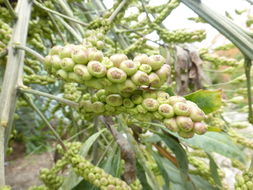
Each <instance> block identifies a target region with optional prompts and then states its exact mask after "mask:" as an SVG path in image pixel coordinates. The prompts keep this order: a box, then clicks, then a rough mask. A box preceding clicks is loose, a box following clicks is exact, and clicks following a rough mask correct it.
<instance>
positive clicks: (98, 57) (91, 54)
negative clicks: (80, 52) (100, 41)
mask: <svg viewBox="0 0 253 190" xmlns="http://www.w3.org/2000/svg"><path fill="white" fill-rule="evenodd" d="M103 57H104V54H103V53H102V52H101V51H98V50H93V49H92V48H89V49H88V59H89V61H102V60H103Z"/></svg>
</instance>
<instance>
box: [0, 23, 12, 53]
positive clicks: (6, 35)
mask: <svg viewBox="0 0 253 190" xmlns="http://www.w3.org/2000/svg"><path fill="white" fill-rule="evenodd" d="M11 32H12V29H11V27H10V26H9V25H8V24H6V23H5V22H4V21H2V20H1V19H0V39H1V41H0V52H1V51H3V50H4V49H5V48H6V46H7V44H8V43H9V41H10V38H11Z"/></svg>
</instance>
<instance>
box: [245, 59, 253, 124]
mask: <svg viewBox="0 0 253 190" xmlns="http://www.w3.org/2000/svg"><path fill="white" fill-rule="evenodd" d="M244 60H245V61H244V68H245V75H246V79H247V81H246V84H247V93H248V105H249V116H248V120H249V122H250V123H253V112H252V93H251V78H250V70H251V60H250V59H249V57H247V56H244Z"/></svg>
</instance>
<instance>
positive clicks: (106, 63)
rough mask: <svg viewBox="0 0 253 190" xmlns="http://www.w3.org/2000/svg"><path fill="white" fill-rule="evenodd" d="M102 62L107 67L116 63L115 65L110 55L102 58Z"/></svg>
mask: <svg viewBox="0 0 253 190" xmlns="http://www.w3.org/2000/svg"><path fill="white" fill-rule="evenodd" d="M102 64H103V65H104V66H105V67H106V68H107V69H110V68H112V67H113V66H114V65H113V62H112V61H111V60H110V59H109V58H108V57H104V58H103V60H102Z"/></svg>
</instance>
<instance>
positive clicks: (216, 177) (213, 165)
mask: <svg viewBox="0 0 253 190" xmlns="http://www.w3.org/2000/svg"><path fill="white" fill-rule="evenodd" d="M207 156H208V158H209V160H210V162H209V167H210V172H211V176H212V178H213V180H214V182H215V184H217V185H219V186H220V187H222V184H221V180H220V177H219V174H218V169H219V167H218V166H217V164H216V162H215V160H214V159H213V157H212V156H211V154H209V153H207Z"/></svg>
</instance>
